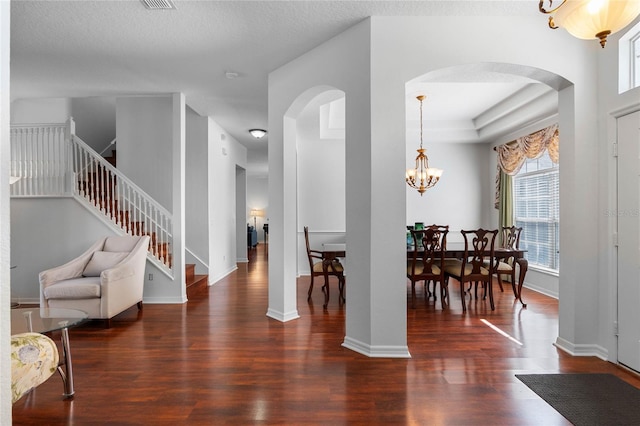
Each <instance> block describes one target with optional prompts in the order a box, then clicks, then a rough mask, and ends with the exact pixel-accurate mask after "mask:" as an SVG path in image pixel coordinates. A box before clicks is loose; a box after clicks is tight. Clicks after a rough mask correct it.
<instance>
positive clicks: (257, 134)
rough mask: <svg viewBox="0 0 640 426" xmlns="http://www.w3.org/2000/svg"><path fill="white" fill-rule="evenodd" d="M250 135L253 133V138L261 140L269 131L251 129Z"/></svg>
mask: <svg viewBox="0 0 640 426" xmlns="http://www.w3.org/2000/svg"><path fill="white" fill-rule="evenodd" d="M249 133H251V136H253V137H254V138H256V139H260V138H262V137H263V136H264V135H266V134H267V131H266V130H263V129H251V130H249Z"/></svg>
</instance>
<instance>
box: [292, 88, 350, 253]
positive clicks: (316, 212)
mask: <svg viewBox="0 0 640 426" xmlns="http://www.w3.org/2000/svg"><path fill="white" fill-rule="evenodd" d="M336 96H344V94H343V93H342V92H340V91H335V90H334V91H327V92H324V93H322V94H320V95H318V96H317V97H315V98H314V99H313V100H311V102H309V104H308V105H307V106H306V107H305V108H304V109H303V110H302V112H301V113H300V115H299V116H298V118H297V120H296V126H297V145H296V148H297V156H298V158H297V164H298V167H297V182H298V191H297V192H298V193H297V199H298V207H297V212H298V227H297V230H298V234H299V235H302V232H303V227H304V226H308V227H309V230H310V231H311V232H314V233H318V232H321V233H336V232H342V233H344V232H345V228H346V195H345V191H346V184H345V173H346V170H345V164H346V156H345V139H344V135H343V136H342V137H341V138H321V131H320V108H321V107H322V106H323V105H325V104H326V103H327V102H329V101H330V100H332V99H334V98H335V97H336ZM343 120H344V119H343ZM339 127H341V128H342V129H344V122H343V123H340V124H339ZM303 244H304V243H303ZM298 251H299V252H300V251H302V252H303V253H306V248H305V246H304V245H302V246H299V247H298Z"/></svg>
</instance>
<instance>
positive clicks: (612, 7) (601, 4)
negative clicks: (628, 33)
mask: <svg viewBox="0 0 640 426" xmlns="http://www.w3.org/2000/svg"><path fill="white" fill-rule="evenodd" d="M546 1H547V2H549V7H550V8H552V9H550V10H547V9H545V7H544V3H545V0H540V3H539V4H538V10H540V12H542V13H544V14H547V15H550V16H549V27H550V28H553V29H556V28H560V27H562V28H564V29H566V30H567V31H568V32H569V33H570V34H571V35H573V36H574V37H577V38H581V39H585V40H593V39H600V45H601V46H602V47H603V48H604V45H605V44H606V43H607V36H608V35H609V34H613V33H615V32H617V31H620V30H621V29H623V28H624V27H626V26H627V25H629V24H630V23H631V21H633V20H634V19H635V18H636V17H637V16H638V15H639V14H640V0H562V1H561V3H560V5H559V6H557V7H555V8H553V0H546Z"/></svg>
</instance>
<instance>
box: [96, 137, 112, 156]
mask: <svg viewBox="0 0 640 426" xmlns="http://www.w3.org/2000/svg"><path fill="white" fill-rule="evenodd" d="M115 144H116V138H113V140H112V141H111V142H109V144H108V145H107V146H105V147H104V149H103V150H102V151H100V152H99V153H98V154H100V155H102V154H104V153H105V152H107V150H108V149H109V148H111V147H112V146H113V145H115Z"/></svg>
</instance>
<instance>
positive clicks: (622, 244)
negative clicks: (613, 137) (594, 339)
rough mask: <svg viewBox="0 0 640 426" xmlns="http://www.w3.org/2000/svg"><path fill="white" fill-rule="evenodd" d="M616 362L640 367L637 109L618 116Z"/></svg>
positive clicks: (639, 130) (639, 141)
mask: <svg viewBox="0 0 640 426" xmlns="http://www.w3.org/2000/svg"><path fill="white" fill-rule="evenodd" d="M617 195H618V209H617V212H615V213H616V215H617V217H618V362H620V363H621V364H624V365H626V366H627V367H629V368H632V369H634V370H637V371H640V112H636V113H633V114H629V115H626V116H624V117H620V118H619V119H618V194H617Z"/></svg>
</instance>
